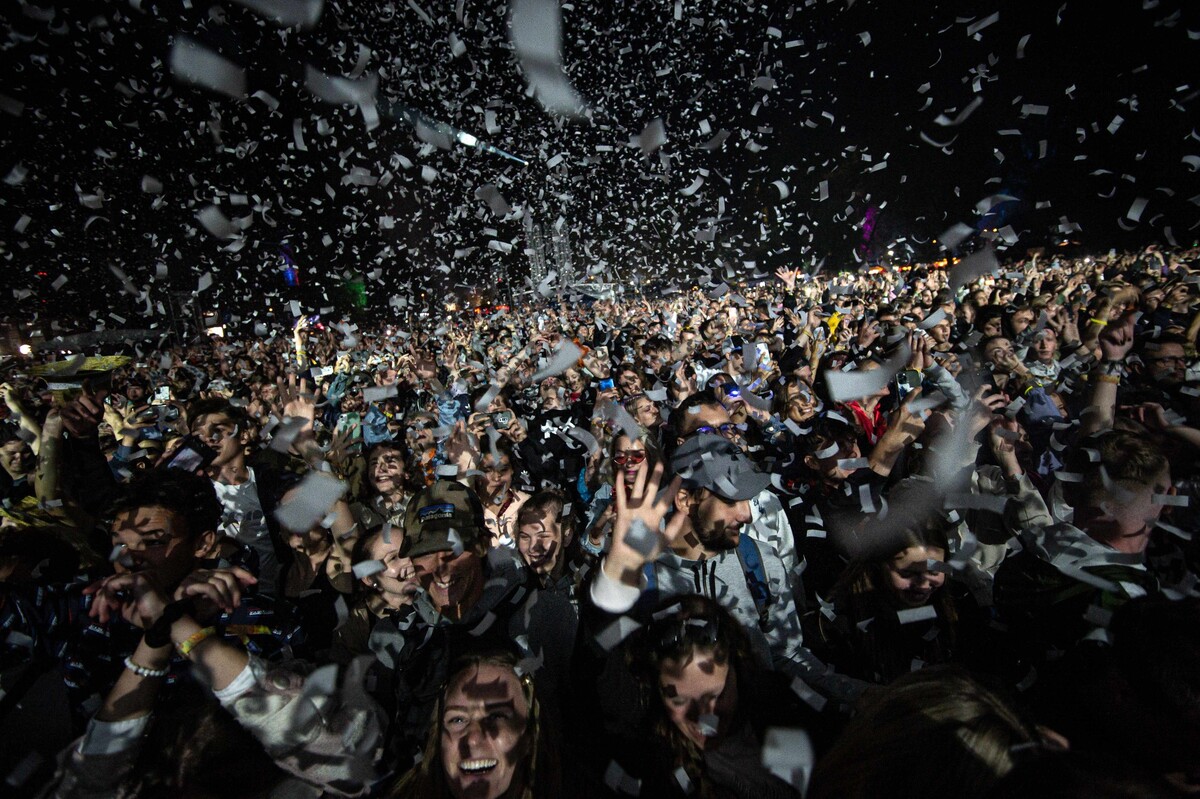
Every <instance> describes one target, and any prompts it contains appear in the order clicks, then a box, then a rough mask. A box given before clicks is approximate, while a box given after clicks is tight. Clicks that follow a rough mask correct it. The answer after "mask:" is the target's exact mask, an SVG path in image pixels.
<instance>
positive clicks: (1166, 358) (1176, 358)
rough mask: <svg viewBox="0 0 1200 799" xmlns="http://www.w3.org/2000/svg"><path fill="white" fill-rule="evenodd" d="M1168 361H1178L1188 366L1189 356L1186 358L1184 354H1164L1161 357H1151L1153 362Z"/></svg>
mask: <svg viewBox="0 0 1200 799" xmlns="http://www.w3.org/2000/svg"><path fill="white" fill-rule="evenodd" d="M1168 361H1170V362H1171V363H1178V364H1183V365H1184V366H1187V358H1185V357H1184V356H1182V355H1163V356H1162V357H1160V358H1151V359H1150V362H1151V363H1167V362H1168Z"/></svg>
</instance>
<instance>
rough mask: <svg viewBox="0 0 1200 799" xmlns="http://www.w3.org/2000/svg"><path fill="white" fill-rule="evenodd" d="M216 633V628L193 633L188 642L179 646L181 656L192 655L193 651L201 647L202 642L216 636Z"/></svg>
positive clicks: (206, 628) (207, 628)
mask: <svg viewBox="0 0 1200 799" xmlns="http://www.w3.org/2000/svg"><path fill="white" fill-rule="evenodd" d="M216 632H217V628H216V627H205V628H203V629H201V630H197V631H196V632H194V633H192V634H191V635H190V636H189V637H188V639H187V640H186V641H184V642H182V643H181V644H179V654H181V655H183V656H184V657H187V656H188V654H190V653H191V651H192V650H193V649H195V648H196V647H197V646H199V645H200V643H201V642H202V641H204V640H206V639H207V638H208V637H209V636H211V635H215V634H216Z"/></svg>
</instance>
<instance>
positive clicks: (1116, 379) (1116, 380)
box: [1096, 372, 1121, 386]
mask: <svg viewBox="0 0 1200 799" xmlns="http://www.w3.org/2000/svg"><path fill="white" fill-rule="evenodd" d="M1096 379H1097V380H1099V381H1100V382H1101V383H1112V384H1113V385H1114V386H1119V385H1121V377H1120V375H1110V374H1105V373H1104V372H1098V373H1097V374H1096Z"/></svg>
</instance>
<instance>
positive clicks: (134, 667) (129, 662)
mask: <svg viewBox="0 0 1200 799" xmlns="http://www.w3.org/2000/svg"><path fill="white" fill-rule="evenodd" d="M125 668H127V669H129V670H130V671H132V672H133V673H134V674H136V675H137V676H139V677H166V676H167V673H168V670H167V669H148V668H146V667H145V666H139V665H138V664H137V663H134V662H133V658H132V657H127V658H125Z"/></svg>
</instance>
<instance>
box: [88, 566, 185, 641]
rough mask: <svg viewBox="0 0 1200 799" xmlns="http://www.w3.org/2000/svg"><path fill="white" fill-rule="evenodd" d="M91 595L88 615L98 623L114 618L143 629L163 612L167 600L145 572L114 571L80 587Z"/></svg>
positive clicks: (104, 622)
mask: <svg viewBox="0 0 1200 799" xmlns="http://www.w3.org/2000/svg"><path fill="white" fill-rule="evenodd" d="M83 593H84V595H85V596H90V597H92V605H91V607H90V608H88V616H89V617H91V618H93V619H96V620H97V621H99V622H100V623H101V624H108V622H109V621H111V620H112V619H116V618H122V619H125V621H127V622H129V623H130V624H132V625H134V626H135V627H139V628H141V629H143V630H144V629H146V628H147V627H149V626H150V625H152V624H154V622H156V621H158V617H159V616H161V615H162V612H163V608H165V607H166V606H167V601H166V600H165V599H164V598H163V596H162V594H160V593H159V591H158V588H157V586H155V585H154V583H152V582H151V581H150V578H149V577H147V576H146V574H145V573H144V572H126V573H124V574H114V575H112V576H111V577H105V578H104V579H103V580H98V581H96V582H94V583H92V584H91V585H89V586H88V587H87V588H84V589H83Z"/></svg>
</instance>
